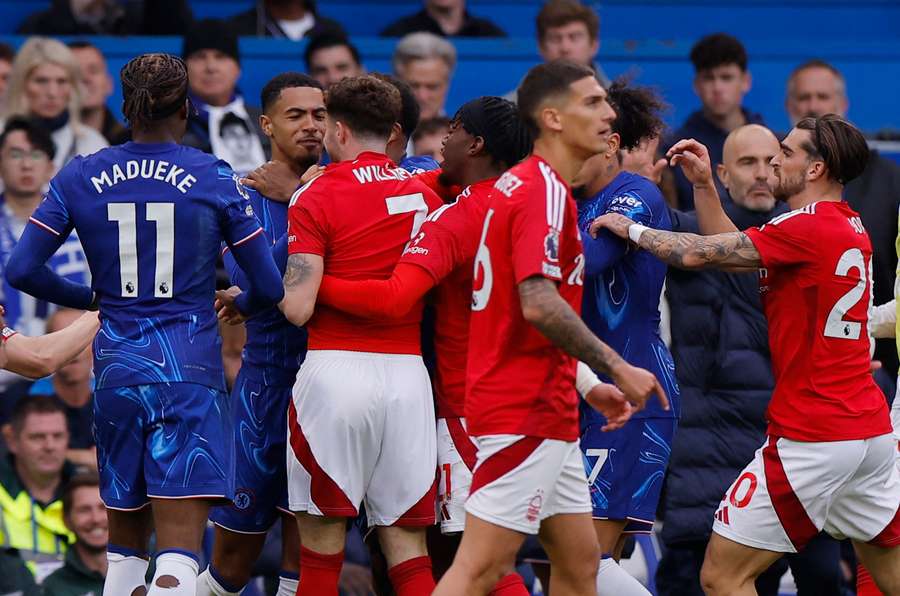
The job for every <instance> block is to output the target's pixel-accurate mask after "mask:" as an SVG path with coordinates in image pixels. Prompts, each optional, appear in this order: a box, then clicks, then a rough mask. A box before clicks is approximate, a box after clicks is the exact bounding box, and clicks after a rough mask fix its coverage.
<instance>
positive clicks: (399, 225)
mask: <svg viewBox="0 0 900 596" xmlns="http://www.w3.org/2000/svg"><path fill="white" fill-rule="evenodd" d="M440 205H442V202H441V200H440V199H439V198H438V197H437V195H435V194H434V192H433V191H432V190H431V189H429V188H428V187H426V186H425V185H424V184H422V183H421V182H418V181H416V180H415V178H414V177H413V176H412V175H411V174H410V173H408V172H407V171H406V170H403V169H401V168H398V167H397V166H395V165H394V164H393V162H391V160H390V159H389V158H388V157H387V156H385V155H381V154H379V153H372V152H365V153H362V154H360V155H359V156H358V157H357V158H356V159H355V160H350V161H342V162H339V163H335V164H331V165H329V166H328V167H327V168H326V169H325V171H324V172H323V173H322V174H321V175H320V176H318V177H317V178H314V179H313V180H312V181H311V182H309V183H308V184H306V185H305V186H303V187H302V188H300V189H299V190H298V191H297V192H296V193H295V194H294V196H293V197H292V199H291V206H290V208H289V209H288V254H296V253H310V254H315V255H321V256H322V257H323V258H324V262H325V273H327V274H329V275H333V276H335V277H340V278H344V279H387V278H389V277H390V276H391V272H392V271H393V270H394V267H395V266H396V265H397V261H398V260H399V259H400V255H401V254H402V253H403V249H404V248H405V247H406V245H407V244H408V243H409V242H410V239H411V238H413V237H415V235H416V234H417V233H418V231H419V227H420V226H421V225H422V222H424V221H425V218H426V217H427V216H428V213H429V211H431V210H432V209H435V208H437V207H439V206H440ZM421 316H422V309H421V307H419V308H416V309H413V312H411V313H410V314H409V315H407V316H406V317H404V318H402V319H393V320H390V321H381V320H374V319H365V318H361V317H354V316H352V315H349V314H346V313H344V312H341V311H339V310H336V309H333V308H329V307H327V306H324V305H317V306H316V311H315V314H314V315H313V317H312V318H311V319H310V320H309V322H308V323H307V325H306V328H307V330H308V331H309V348H310V349H311V350H353V351H358V352H379V353H386V354H419V353H420V352H421V347H420V345H419V344H420V342H419V322H420V320H421Z"/></svg>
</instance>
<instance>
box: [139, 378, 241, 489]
mask: <svg viewBox="0 0 900 596" xmlns="http://www.w3.org/2000/svg"><path fill="white" fill-rule="evenodd" d="M134 389H136V391H137V392H138V393H139V394H140V396H141V398H142V399H143V400H144V401H145V404H146V407H147V408H148V410H149V411H150V412H151V414H150V420H149V421H148V429H149V430H148V432H147V434H146V436H145V450H144V474H145V481H146V483H147V495H148V496H149V497H151V498H158V499H185V498H204V499H217V500H219V504H222V503H226V502H227V501H229V500H230V499H231V498H232V496H233V494H234V439H233V437H232V432H231V428H232V425H231V406H230V401H229V398H228V395H227V394H226V393H225V392H223V391H221V390H219V389H216V388H213V387H208V386H206V385H200V384H197V383H156V384H152V385H141V386H138V387H136V388H134Z"/></svg>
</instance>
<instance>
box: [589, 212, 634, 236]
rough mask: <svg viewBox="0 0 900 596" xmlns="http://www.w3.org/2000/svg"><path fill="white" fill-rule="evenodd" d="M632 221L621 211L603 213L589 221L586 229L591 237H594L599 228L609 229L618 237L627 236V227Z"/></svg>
mask: <svg viewBox="0 0 900 596" xmlns="http://www.w3.org/2000/svg"><path fill="white" fill-rule="evenodd" d="M633 223H634V221H633V220H631V219H629V218H627V217H625V216H624V215H622V214H621V213H605V214H603V215H601V216H600V217H598V218H597V219H595V220H594V221H592V222H591V226H590V228H589V229H588V231H589V232H590V234H591V237H592V238H596V237H597V234H599V233H600V230H604V229H605V230H609V231H610V232H612V233H613V234H615V235H616V236H618V237H619V238H628V228H629V227H631V225H632V224H633Z"/></svg>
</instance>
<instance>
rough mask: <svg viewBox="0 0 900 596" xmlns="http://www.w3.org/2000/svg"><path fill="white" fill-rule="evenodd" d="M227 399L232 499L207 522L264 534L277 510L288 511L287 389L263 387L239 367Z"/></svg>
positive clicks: (248, 533)
mask: <svg viewBox="0 0 900 596" xmlns="http://www.w3.org/2000/svg"><path fill="white" fill-rule="evenodd" d="M231 400H232V421H233V430H232V437H233V441H234V443H235V462H234V469H235V474H234V498H233V500H232V502H231V504H229V505H225V506H222V507H216V508H214V509H213V511H212V512H211V513H210V520H211V521H212V522H213V523H215V524H216V525H217V526H221V527H223V528H225V529H227V530H231V531H232V532H234V533H238V534H244V535H250V534H265V533H266V532H267V531H268V530H269V528H271V527H272V524H273V523H275V521H276V520H277V519H278V517H279V510H281V511H288V512H289V510H288V506H287V476H286V460H285V450H286V433H287V409H288V404H289V403H290V400H291V388H290V387H277V386H266V385H263V384H262V383H260V382H258V381H256V380H254V379H251V378H249V377H248V376H247V375H246V374H245V372H244V371H243V370H242V371H241V373H239V374H238V377H237V381H236V382H235V386H234V389H233V390H232V394H231Z"/></svg>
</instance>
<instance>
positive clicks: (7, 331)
mask: <svg viewBox="0 0 900 596" xmlns="http://www.w3.org/2000/svg"><path fill="white" fill-rule="evenodd" d="M17 333H18V331H16V330H15V329H13V328H12V327H4V328H3V331H0V343H2V344H3V345H6V342H7V341H8V340H9V338H10V337H12V336H13V335H15V334H17Z"/></svg>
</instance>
